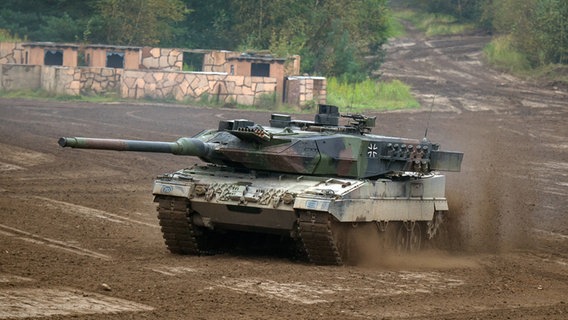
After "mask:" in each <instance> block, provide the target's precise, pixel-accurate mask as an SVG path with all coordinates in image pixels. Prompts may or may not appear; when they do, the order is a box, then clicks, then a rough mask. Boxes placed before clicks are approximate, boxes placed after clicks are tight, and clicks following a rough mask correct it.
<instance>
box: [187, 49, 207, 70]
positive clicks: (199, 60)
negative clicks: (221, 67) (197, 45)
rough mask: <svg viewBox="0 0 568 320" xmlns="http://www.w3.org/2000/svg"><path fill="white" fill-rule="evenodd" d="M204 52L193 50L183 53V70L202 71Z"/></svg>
mask: <svg viewBox="0 0 568 320" xmlns="http://www.w3.org/2000/svg"><path fill="white" fill-rule="evenodd" d="M204 57H205V54H203V53H195V52H187V51H186V52H184V53H183V71H203V59H204Z"/></svg>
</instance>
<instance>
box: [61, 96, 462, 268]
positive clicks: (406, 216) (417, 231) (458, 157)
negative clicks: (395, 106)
mask: <svg viewBox="0 0 568 320" xmlns="http://www.w3.org/2000/svg"><path fill="white" fill-rule="evenodd" d="M341 118H345V119H346V121H347V124H344V125H340V124H339V122H340V119H341ZM374 123H375V118H374V117H366V116H363V115H359V114H356V115H351V114H347V115H341V114H339V112H338V108H337V107H335V106H329V105H320V106H319V113H318V114H317V115H316V116H315V120H314V121H300V120H293V119H292V118H291V117H290V116H289V115H280V114H273V115H272V118H271V120H270V126H261V125H259V124H256V123H254V122H252V121H248V120H242V119H240V120H223V121H221V122H220V123H219V128H218V129H212V130H205V131H202V132H201V133H199V134H197V135H196V136H194V137H192V138H181V139H179V140H177V141H176V142H157V141H156V142H155V141H134V140H116V139H95V138H61V139H59V144H60V145H61V146H62V147H72V148H86V149H105V150H118V151H144V152H162V153H172V154H176V155H187V156H195V157H199V158H200V159H201V160H202V161H204V162H205V163H206V164H199V165H195V166H193V167H191V168H187V169H182V170H179V171H176V172H174V173H168V174H164V175H162V176H159V177H158V178H157V179H156V180H155V182H154V187H153V194H154V197H155V198H154V201H155V202H156V203H157V204H158V207H157V210H158V218H159V222H160V226H161V230H162V233H163V237H164V239H165V243H166V246H167V248H168V249H169V251H171V252H173V253H177V254H193V255H199V254H208V253H211V252H216V250H220V249H221V250H222V249H223V248H227V247H231V246H234V245H235V244H236V243H237V242H236V241H237V240H238V238H239V237H238V236H237V237H235V236H234V235H235V234H237V235H239V234H240V235H245V234H247V235H251V234H255V235H274V236H272V237H269V239H276V240H275V241H279V240H278V239H284V240H291V241H287V242H285V243H288V244H289V245H290V246H294V247H296V249H297V250H298V253H299V255H300V256H302V257H304V258H307V259H308V260H309V261H310V262H312V263H315V264H321V265H329V264H330V265H341V264H343V263H346V262H350V261H353V259H354V256H355V253H354V252H355V251H356V248H354V247H353V246H352V245H351V243H352V242H353V241H352V239H353V237H356V236H357V233H358V232H360V231H359V230H365V228H366V229H367V230H368V229H369V227H370V228H371V229H372V230H374V232H375V233H378V234H379V235H381V236H382V237H378V238H377V237H376V238H369V239H382V240H379V241H376V240H374V241H375V242H376V243H370V244H369V243H367V245H370V246H376V247H377V248H381V247H384V245H385V244H386V243H387V244H388V245H389V246H393V247H394V248H395V249H397V250H416V249H419V248H420V247H421V246H423V245H424V243H425V242H427V241H429V240H432V239H434V238H435V237H436V236H437V235H438V234H439V230H440V226H441V225H442V224H443V223H444V221H445V218H446V215H447V213H448V203H447V200H446V196H445V176H444V175H441V174H440V173H438V172H439V171H459V170H460V166H461V161H462V157H463V154H462V153H460V152H450V151H442V150H440V146H439V145H438V144H435V143H432V142H430V141H429V140H427V139H426V138H424V139H422V140H414V139H404V138H398V137H385V136H380V135H373V134H370V131H371V128H372V127H373V126H374Z"/></svg>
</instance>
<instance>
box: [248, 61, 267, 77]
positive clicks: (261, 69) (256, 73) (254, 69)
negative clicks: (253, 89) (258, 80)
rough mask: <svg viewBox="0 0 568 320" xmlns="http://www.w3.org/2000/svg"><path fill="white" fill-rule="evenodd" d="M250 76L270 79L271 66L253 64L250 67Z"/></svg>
mask: <svg viewBox="0 0 568 320" xmlns="http://www.w3.org/2000/svg"><path fill="white" fill-rule="evenodd" d="M250 75H251V76H253V77H270V64H268V63H252V64H251V66H250Z"/></svg>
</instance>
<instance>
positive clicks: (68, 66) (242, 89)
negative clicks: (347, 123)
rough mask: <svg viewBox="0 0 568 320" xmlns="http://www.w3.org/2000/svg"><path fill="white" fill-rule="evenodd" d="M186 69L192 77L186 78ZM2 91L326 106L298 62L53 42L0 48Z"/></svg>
mask: <svg viewBox="0 0 568 320" xmlns="http://www.w3.org/2000/svg"><path fill="white" fill-rule="evenodd" d="M184 65H185V66H186V69H188V68H189V69H191V70H192V71H184ZM0 67H1V68H2V70H1V72H0V90H23V89H32V90H33V89H43V90H46V91H50V92H54V93H57V94H68V95H81V94H92V93H94V94H107V93H115V94H119V95H120V96H121V97H123V98H132V99H139V98H152V99H175V100H178V101H188V100H189V101H191V100H202V99H209V100H213V99H214V100H215V101H217V102H221V103H238V104H244V105H256V104H258V102H259V101H260V100H262V99H264V100H265V101H266V100H267V99H268V100H269V101H270V99H272V100H273V101H274V103H275V104H278V103H288V104H294V105H300V106H301V105H306V104H309V103H325V100H326V80H325V78H323V77H309V76H299V74H300V57H299V56H291V57H287V58H278V57H273V56H272V55H270V54H262V53H240V52H232V51H223V50H190V49H172V48H151V47H135V46H113V45H78V44H68V43H53V42H27V43H14V42H3V43H0Z"/></svg>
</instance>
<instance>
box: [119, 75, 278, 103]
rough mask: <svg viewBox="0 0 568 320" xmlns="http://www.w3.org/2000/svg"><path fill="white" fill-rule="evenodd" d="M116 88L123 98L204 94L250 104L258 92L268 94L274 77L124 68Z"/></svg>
mask: <svg viewBox="0 0 568 320" xmlns="http://www.w3.org/2000/svg"><path fill="white" fill-rule="evenodd" d="M122 84H123V85H122V86H121V89H120V92H121V96H122V97H123V98H131V99H140V98H153V99H175V100H177V101H185V100H198V99H200V98H202V97H204V95H205V96H206V97H207V98H208V99H210V100H215V101H218V102H225V103H239V104H245V105H254V104H255V103H256V102H257V99H259V98H260V96H262V95H266V94H268V95H272V94H274V92H275V90H276V79H274V78H264V77H243V76H230V75H227V74H226V73H213V72H163V71H140V70H138V71H134V70H125V71H124V75H123V80H122Z"/></svg>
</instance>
